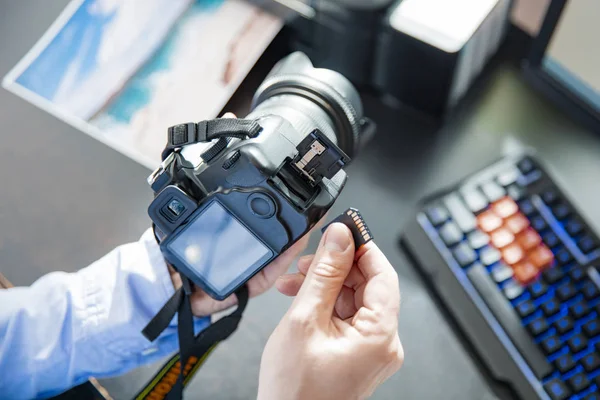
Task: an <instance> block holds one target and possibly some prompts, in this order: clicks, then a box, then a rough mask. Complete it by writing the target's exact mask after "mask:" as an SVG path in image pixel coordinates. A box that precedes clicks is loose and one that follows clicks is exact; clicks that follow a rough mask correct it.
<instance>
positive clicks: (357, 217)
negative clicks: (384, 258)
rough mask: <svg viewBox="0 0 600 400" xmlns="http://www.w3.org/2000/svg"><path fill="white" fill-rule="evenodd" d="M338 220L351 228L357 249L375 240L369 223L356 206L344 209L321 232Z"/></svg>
mask: <svg viewBox="0 0 600 400" xmlns="http://www.w3.org/2000/svg"><path fill="white" fill-rule="evenodd" d="M336 222H340V223H342V224H344V225H346V226H347V227H348V228H349V229H350V232H352V238H353V239H354V247H355V248H356V249H358V248H359V247H361V246H363V245H365V244H367V243H369V242H370V241H371V240H373V235H372V234H371V231H370V230H369V227H368V226H367V223H366V222H365V220H364V218H363V217H362V215H361V214H360V211H358V210H357V209H356V208H349V209H347V210H346V211H344V212H343V213H342V214H340V215H339V216H338V217H337V218H335V219H334V220H333V221H331V222H330V223H328V224H327V225H325V226H324V227H323V229H321V232H323V233H325V231H326V230H327V228H328V227H329V225H331V224H334V223H336Z"/></svg>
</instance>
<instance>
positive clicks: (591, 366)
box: [580, 353, 600, 372]
mask: <svg viewBox="0 0 600 400" xmlns="http://www.w3.org/2000/svg"><path fill="white" fill-rule="evenodd" d="M580 362H581V365H582V366H583V369H585V371H586V372H592V371H593V370H595V369H596V368H598V367H600V357H599V356H598V354H597V353H590V354H588V355H587V356H585V357H583V358H582V359H581V361H580Z"/></svg>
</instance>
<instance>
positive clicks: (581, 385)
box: [569, 372, 591, 393]
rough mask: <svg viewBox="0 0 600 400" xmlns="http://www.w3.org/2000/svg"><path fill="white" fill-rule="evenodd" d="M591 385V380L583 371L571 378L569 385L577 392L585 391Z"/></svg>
mask: <svg viewBox="0 0 600 400" xmlns="http://www.w3.org/2000/svg"><path fill="white" fill-rule="evenodd" d="M590 385H591V382H590V380H589V379H588V377H587V376H586V375H585V374H584V373H583V372H579V373H577V374H575V375H573V376H572V377H571V378H570V379H569V386H570V387H571V389H573V391H574V392H575V393H579V392H583V391H584V390H585V389H587V388H588V387H589V386H590Z"/></svg>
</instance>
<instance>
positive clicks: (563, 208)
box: [552, 203, 571, 220]
mask: <svg viewBox="0 0 600 400" xmlns="http://www.w3.org/2000/svg"><path fill="white" fill-rule="evenodd" d="M552 214H554V216H555V217H556V219H558V220H561V219H565V218H567V217H568V216H569V214H571V209H570V208H569V206H568V205H566V204H564V203H559V204H557V205H555V206H554V207H552Z"/></svg>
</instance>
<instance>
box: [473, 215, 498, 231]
mask: <svg viewBox="0 0 600 400" xmlns="http://www.w3.org/2000/svg"><path fill="white" fill-rule="evenodd" d="M477 223H478V225H479V228H480V229H481V230H482V231H484V232H485V233H490V232H493V231H495V230H496V229H498V228H500V227H501V226H502V218H500V217H499V216H497V215H496V214H495V213H494V212H493V211H492V210H488V211H484V212H482V213H481V214H479V215H478V216H477Z"/></svg>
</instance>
